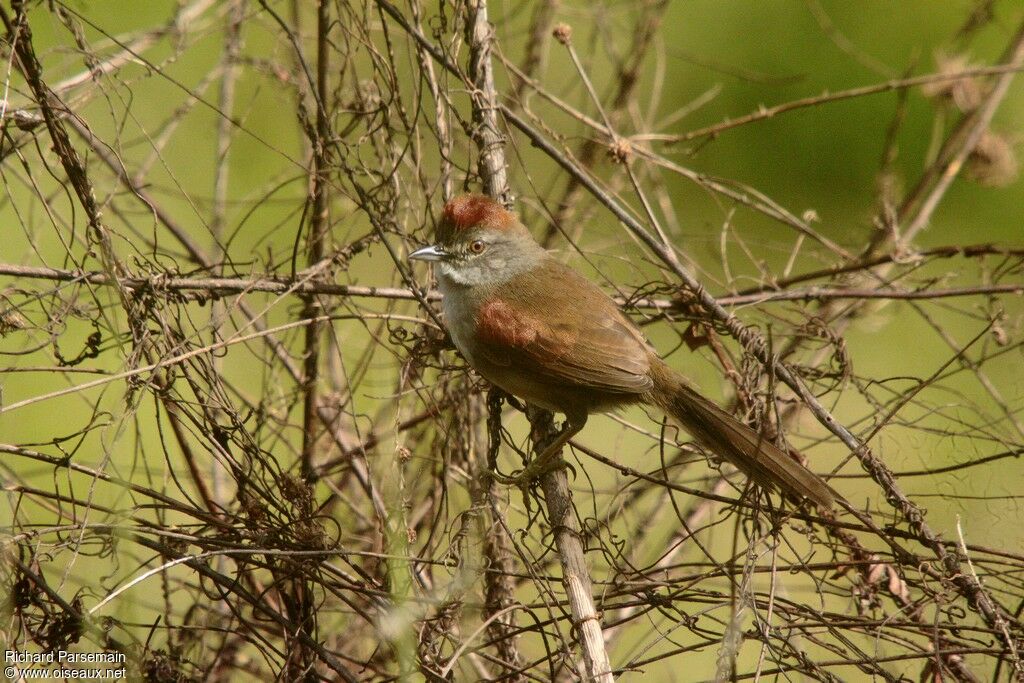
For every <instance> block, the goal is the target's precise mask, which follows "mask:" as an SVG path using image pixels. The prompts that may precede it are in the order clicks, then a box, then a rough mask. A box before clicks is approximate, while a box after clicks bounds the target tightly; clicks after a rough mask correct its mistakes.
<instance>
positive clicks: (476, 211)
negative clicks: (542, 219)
mask: <svg viewBox="0 0 1024 683" xmlns="http://www.w3.org/2000/svg"><path fill="white" fill-rule="evenodd" d="M517 223H518V221H517V220H516V216H515V214H513V213H512V212H511V211H509V210H507V209H506V208H505V207H503V206H502V205H501V204H499V203H498V202H496V201H494V200H493V199H491V198H490V197H486V196H484V195H482V194H464V195H459V196H458V197H453V198H452V199H450V200H449V201H448V203H447V204H445V205H444V209H443V210H442V212H441V223H440V224H439V225H438V226H437V238H438V242H440V243H442V244H443V243H445V242H449V241H451V240H452V239H453V238H454V237H455V236H456V235H457V234H458V233H459V232H461V231H462V230H467V229H469V228H475V227H478V226H479V227H483V228H491V229H494V230H507V229H509V228H512V227H514V226H515V225H516V224H517Z"/></svg>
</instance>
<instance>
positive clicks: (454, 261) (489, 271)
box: [409, 228, 544, 286]
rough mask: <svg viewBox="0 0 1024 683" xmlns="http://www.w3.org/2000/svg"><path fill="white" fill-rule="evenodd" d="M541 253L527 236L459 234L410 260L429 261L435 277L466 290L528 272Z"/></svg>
mask: <svg viewBox="0 0 1024 683" xmlns="http://www.w3.org/2000/svg"><path fill="white" fill-rule="evenodd" d="M543 254H544V250H543V249H541V248H540V247H539V246H538V245H537V243H536V242H534V241H533V239H532V238H531V237H529V235H528V234H527V235H526V237H525V239H524V236H523V235H520V234H518V233H513V232H510V231H507V230H489V229H485V228H473V229H470V230H461V231H459V233H458V234H457V235H455V236H454V237H453V239H452V240H450V241H448V242H445V243H438V244H433V245H431V246H429V247H423V248H422V249H417V250H416V251H414V252H412V253H411V254H409V258H410V259H419V260H423V261H433V262H434V263H436V264H437V272H438V275H439V276H441V277H442V278H447V279H449V280H451V281H453V282H455V283H458V284H460V285H466V286H474V285H488V284H498V283H501V282H504V281H506V280H508V279H509V278H511V277H513V276H515V275H518V274H519V273H521V272H524V271H526V270H529V269H530V268H532V267H533V266H535V265H536V264H537V263H538V261H539V260H540V258H542V256H543Z"/></svg>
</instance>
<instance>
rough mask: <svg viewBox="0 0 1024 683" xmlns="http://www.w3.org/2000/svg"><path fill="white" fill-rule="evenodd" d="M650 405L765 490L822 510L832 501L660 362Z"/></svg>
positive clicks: (809, 475) (821, 486)
mask: <svg viewBox="0 0 1024 683" xmlns="http://www.w3.org/2000/svg"><path fill="white" fill-rule="evenodd" d="M653 370H654V371H653V372H652V373H651V374H652V377H653V379H654V389H653V391H652V392H651V395H650V398H649V400H650V402H651V403H653V404H655V405H656V406H658V407H659V408H661V409H662V410H663V411H665V414H667V415H668V416H669V417H671V418H673V419H674V420H676V421H677V422H679V424H680V425H681V426H682V427H683V429H685V430H686V431H687V432H689V433H690V435H691V436H692V437H693V438H694V439H696V440H697V441H698V442H699V443H700V444H701V445H702V446H704V447H705V448H708V449H709V450H711V451H712V452H713V453H714V454H716V455H718V456H720V457H722V458H724V459H725V460H727V461H728V462H730V463H731V464H732V465H734V466H735V467H736V468H737V469H738V470H740V471H741V472H743V473H744V474H745V475H747V476H748V477H750V478H751V479H752V480H753V481H754V482H755V483H757V484H759V485H760V486H762V487H765V488H779V489H782V491H783V492H784V493H788V494H791V495H794V496H797V497H799V498H809V499H810V500H811V501H813V502H814V503H815V504H817V505H818V506H819V507H821V508H831V507H832V506H833V504H834V502H835V494H834V492H833V491H832V489H831V488H830V487H829V486H828V484H826V483H825V482H824V481H823V480H822V479H821V478H819V477H818V476H817V475H816V474H814V473H813V472H811V471H810V470H808V469H807V468H806V467H804V466H803V465H801V464H800V463H798V462H797V461H796V460H794V459H793V458H791V457H790V456H789V455H787V454H786V453H784V452H783V451H782V450H781V449H780V448H778V447H777V446H776V445H775V444H773V443H771V442H770V441H768V440H767V439H766V438H764V436H762V435H761V434H758V433H757V432H756V431H754V430H753V429H751V428H750V427H748V426H747V425H745V424H743V423H742V422H740V421H739V420H737V419H736V418H735V417H733V416H732V415H730V414H729V413H727V412H726V411H724V410H723V409H722V408H720V407H718V406H717V405H715V404H714V403H712V402H711V401H709V400H708V399H706V398H704V397H703V396H701V395H700V394H699V393H697V392H696V391H694V390H693V389H691V388H690V387H689V385H688V384H687V382H686V380H685V379H683V377H682V376H681V375H679V374H678V373H677V372H675V371H674V370H672V369H671V368H669V367H668V366H667V365H664V363H660V362H659V363H658V367H656V368H653Z"/></svg>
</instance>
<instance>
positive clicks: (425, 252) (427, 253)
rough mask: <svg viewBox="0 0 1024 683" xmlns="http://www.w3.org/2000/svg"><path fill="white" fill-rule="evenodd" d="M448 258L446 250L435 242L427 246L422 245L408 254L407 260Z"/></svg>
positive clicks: (439, 259)
mask: <svg viewBox="0 0 1024 683" xmlns="http://www.w3.org/2000/svg"><path fill="white" fill-rule="evenodd" d="M446 258H448V252H447V251H445V250H444V248H443V247H440V246H438V245H436V244H431V245H430V246H429V247H423V248H422V249H417V250H416V251H414V252H412V253H411V254H409V260H410V261H412V260H416V259H418V260H420V261H443V260H445V259H446Z"/></svg>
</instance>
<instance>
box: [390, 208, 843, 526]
mask: <svg viewBox="0 0 1024 683" xmlns="http://www.w3.org/2000/svg"><path fill="white" fill-rule="evenodd" d="M409 258H410V259H422V260H425V261H433V262H434V264H435V271H436V274H437V281H438V285H439V287H440V290H441V293H442V294H443V296H444V299H443V302H442V306H443V309H444V316H445V320H446V322H447V325H448V329H449V331H450V332H451V336H452V341H454V342H455V346H456V347H457V348H458V349H459V351H460V352H462V355H463V356H465V358H466V360H467V361H468V362H469V364H470V365H471V366H473V368H474V369H476V370H477V372H479V373H480V374H481V375H483V376H484V377H485V378H486V379H487V380H489V381H490V382H492V383H493V384H495V385H497V386H498V387H500V388H501V389H503V390H505V391H506V392H508V393H510V394H514V395H515V396H518V397H520V398H522V399H524V400H525V401H527V402H528V403H532V404H534V405H536V406H539V407H541V408H546V409H548V410H552V411H555V412H559V413H563V414H564V415H565V424H564V425H563V427H562V430H561V432H560V433H559V435H558V437H557V438H556V439H555V440H554V442H553V443H552V444H551V445H550V446H549V447H548V448H546V449H545V451H544V453H542V454H541V455H539V456H538V457H537V459H536V460H535V463H534V464H533V465H531V467H530V468H527V470H526V471H525V472H524V474H523V475H522V476H531V475H535V474H536V473H538V472H539V471H541V470H542V468H544V467H546V466H550V462H548V461H550V460H551V458H553V456H555V455H557V453H558V452H560V451H561V448H562V447H563V446H564V445H565V443H566V442H567V441H568V440H569V439H570V438H572V437H573V435H575V434H576V433H577V432H579V431H580V430H581V429H582V428H583V426H584V425H585V424H586V422H587V417H588V415H590V414H591V413H597V412H605V411H609V410H613V409H615V408H619V407H622V406H626V405H630V404H634V403H643V404H647V405H653V406H656V407H658V408H660V409H661V410H662V411H663V412H664V413H666V414H667V415H668V416H670V417H671V418H673V419H674V420H676V421H677V422H679V424H680V425H681V426H682V427H683V428H684V429H686V431H688V432H689V433H690V434H691V435H692V436H693V437H694V439H696V440H697V441H698V442H699V443H700V444H702V445H703V446H704V447H705V448H707V449H709V450H710V451H711V452H713V453H715V454H717V455H718V456H720V457H722V458H724V459H725V460H727V461H729V462H730V463H732V464H733V465H735V466H736V467H737V468H738V469H739V470H741V471H742V472H744V473H745V474H746V475H747V476H748V477H750V478H751V479H752V480H753V481H754V482H756V483H757V484H759V485H761V486H763V487H767V488H772V487H778V488H779V489H781V490H782V491H783V492H785V493H787V494H791V495H793V496H796V497H798V498H807V499H810V500H811V501H813V502H814V503H815V504H817V505H818V506H820V507H824V508H828V507H831V506H832V504H833V502H834V494H833V492H832V490H831V489H830V488H829V486H828V485H827V484H826V483H825V482H824V481H822V480H821V479H820V478H819V477H818V476H816V475H815V474H813V473H812V472H811V471H810V470H808V469H807V468H805V467H804V466H803V465H801V464H800V463H798V462H796V461H795V460H794V459H793V458H791V457H790V456H788V455H787V454H786V453H784V452H783V451H782V450H781V449H779V448H778V447H777V446H775V445H774V444H772V443H771V442H769V441H768V440H767V439H765V438H764V437H763V436H762V435H760V434H758V433H757V432H756V431H754V430H753V429H751V428H750V427H748V426H746V425H745V424H743V423H742V422H740V421H739V420H737V419H736V418H735V417H733V416H732V415H730V414H729V413H727V412H726V411H725V410H723V409H722V408H720V407H718V406H717V405H715V404H714V403H712V402H711V401H709V400H708V399H706V398H704V397H703V396H701V395H700V394H699V393H698V392H697V391H695V390H694V389H693V388H692V387H691V386H690V384H689V383H688V382H687V380H686V379H685V378H684V377H683V376H682V375H680V374H679V373H678V372H676V371H675V370H673V369H672V368H670V367H669V366H668V365H666V364H665V362H664V361H663V360H662V359H661V358H660V357H659V356H658V355H657V353H655V351H654V350H653V349H652V348H651V346H650V343H649V342H648V341H647V339H646V338H645V337H644V335H643V333H641V332H640V330H639V329H638V328H637V327H636V325H634V324H633V322H632V321H631V320H630V319H629V318H628V317H626V316H625V315H624V314H623V313H622V311H620V310H619V307H618V306H617V305H616V304H615V302H614V301H612V299H611V298H610V297H609V296H608V295H607V294H605V293H604V292H603V291H602V290H601V289H600V288H599V287H597V285H595V284H593V283H592V282H590V281H589V280H587V279H586V278H584V277H583V276H582V275H580V274H579V273H577V272H576V271H575V270H573V269H572V268H570V267H569V266H566V265H564V264H562V263H560V262H559V261H556V260H555V259H554V258H552V257H551V256H550V255H549V254H548V253H547V251H546V250H545V249H544V248H543V247H541V246H540V245H539V244H537V242H536V241H535V240H534V239H533V237H532V236H531V235H530V232H529V231H528V230H527V229H526V227H525V226H524V225H523V224H522V223H521V222H520V221H519V219H518V218H517V217H516V215H515V214H513V213H511V212H510V211H508V210H506V209H505V208H504V207H503V206H501V205H500V204H498V203H497V202H495V201H494V200H492V199H490V198H488V197H485V196H482V195H475V194H470V195H463V196H459V197H456V198H454V199H452V200H451V201H449V202H448V203H447V204H446V205H445V207H444V211H443V214H442V217H441V221H440V223H439V224H438V228H437V235H436V241H435V243H434V244H433V245H431V246H428V247H423V248H422V249H417V250H416V251H414V252H412V253H411V254H409Z"/></svg>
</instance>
